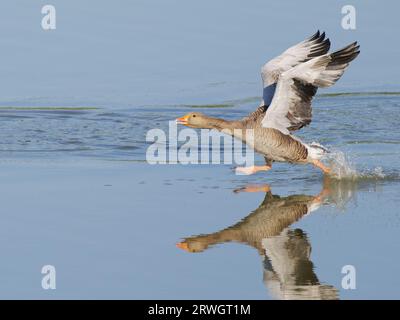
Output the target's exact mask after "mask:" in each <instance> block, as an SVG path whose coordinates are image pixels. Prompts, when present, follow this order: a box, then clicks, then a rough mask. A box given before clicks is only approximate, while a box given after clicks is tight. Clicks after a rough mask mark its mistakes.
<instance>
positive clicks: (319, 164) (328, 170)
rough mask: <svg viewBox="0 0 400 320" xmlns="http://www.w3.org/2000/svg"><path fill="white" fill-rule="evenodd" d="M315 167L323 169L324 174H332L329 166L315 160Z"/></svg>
mask: <svg viewBox="0 0 400 320" xmlns="http://www.w3.org/2000/svg"><path fill="white" fill-rule="evenodd" d="M312 163H313V165H314V166H316V167H317V168H319V169H321V170H322V171H323V172H324V173H326V174H329V173H331V171H332V170H331V169H329V168H328V167H327V166H325V165H324V164H323V163H322V162H321V161H319V160H313V162H312Z"/></svg>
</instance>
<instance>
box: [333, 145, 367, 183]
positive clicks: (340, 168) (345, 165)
mask: <svg viewBox="0 0 400 320" xmlns="http://www.w3.org/2000/svg"><path fill="white" fill-rule="evenodd" d="M326 157H327V160H328V162H329V167H330V168H331V170H332V174H331V176H332V178H336V179H339V180H340V179H356V178H357V177H358V176H359V175H358V173H357V169H356V167H355V165H354V164H353V163H352V162H351V161H350V160H349V158H348V157H347V155H346V154H345V153H344V152H343V151H340V150H330V151H329V153H328V154H327V156H326Z"/></svg>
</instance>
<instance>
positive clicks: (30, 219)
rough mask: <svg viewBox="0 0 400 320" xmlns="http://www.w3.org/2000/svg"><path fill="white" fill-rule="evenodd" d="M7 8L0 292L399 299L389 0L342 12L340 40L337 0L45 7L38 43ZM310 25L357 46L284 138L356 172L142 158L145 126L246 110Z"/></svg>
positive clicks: (397, 146)
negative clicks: (49, 18)
mask: <svg viewBox="0 0 400 320" xmlns="http://www.w3.org/2000/svg"><path fill="white" fill-rule="evenodd" d="M22 2H23V3H24V5H22V6H21V5H17V4H15V3H14V2H13V1H3V2H2V3H1V4H0V16H1V19H0V37H1V39H2V41H0V49H1V55H2V61H3V63H2V64H1V66H0V71H1V74H2V77H0V85H1V88H2V89H1V92H2V93H1V95H0V136H1V140H0V165H1V168H2V169H1V170H0V177H1V181H2V183H1V184H0V192H1V194H2V214H1V216H0V218H1V223H0V238H1V240H2V241H0V243H1V245H0V250H1V252H2V258H3V259H2V263H1V264H0V275H1V276H0V297H1V298H28V299H29V298H41V299H42V298H51V299H59V298H124V299H128V298H136V299H138V298H170V299H190V298H212V299H214V298H227V299H228V298H235V299H240V298H246V299H248V298H255V299H271V298H274V299H293V298H294V299H297V298H315V299H336V298H340V299H360V298H391V299H394V298H399V294H398V288H399V285H400V278H399V277H398V269H399V267H400V259H399V258H398V255H397V252H399V250H400V241H399V236H398V235H399V231H400V230H399V228H400V216H399V210H398V207H399V199H398V193H399V190H400V165H399V156H400V127H399V123H400V116H399V112H398V111H399V107H400V94H399V91H400V90H399V81H398V74H399V71H400V70H399V66H398V64H397V63H395V61H397V57H398V55H399V53H400V52H399V51H400V47H399V45H398V44H397V43H396V42H395V41H388V40H387V39H394V38H395V35H394V33H395V32H396V30H398V27H399V22H398V19H397V17H396V12H398V9H399V5H398V4H397V3H396V2H394V1H387V2H386V3H385V5H382V4H381V3H379V2H378V1H370V2H368V3H365V2H363V1H355V2H354V5H355V6H356V9H357V14H358V15H357V19H358V20H357V21H358V22H357V29H356V30H355V31H346V30H343V29H342V28H341V26H340V19H341V14H340V9H341V6H342V5H344V4H347V3H346V2H343V3H342V2H337V3H329V4H325V3H324V4H322V3H320V2H317V1H310V2H309V7H308V6H304V4H300V3H298V4H294V3H292V2H289V1H279V2H266V1H254V2H253V3H251V4H246V5H245V4H243V3H242V2H240V1H229V2H228V1H223V2H218V3H214V2H212V1H203V2H201V3H200V2H198V3H194V2H182V1H154V0H151V1H120V2H118V4H113V3H111V2H106V1H85V2H84V3H81V2H79V1H68V2H65V1H53V2H52V3H53V4H54V5H55V7H56V9H57V29H56V30H54V31H47V32H45V31H43V30H42V29H41V27H40V21H41V17H42V15H41V13H40V9H41V7H42V5H44V4H47V3H46V2H44V1H22ZM289 22H290V23H289ZM293 26H295V27H293ZM318 28H319V29H321V30H326V31H327V34H328V36H329V37H330V38H331V41H332V46H333V48H339V47H342V46H344V45H345V44H347V43H349V42H351V41H354V40H358V41H359V42H360V44H361V50H362V52H361V55H360V56H359V58H357V60H356V61H354V63H352V65H351V67H350V68H349V70H348V71H347V72H346V74H345V75H344V76H343V78H342V79H341V80H340V81H339V82H338V84H337V85H335V87H334V88H331V89H328V90H323V91H322V90H321V91H320V95H319V96H317V98H316V99H315V101H314V109H313V110H314V111H313V122H312V124H311V125H310V126H309V127H307V128H305V129H303V130H302V131H300V132H299V133H298V135H299V136H300V137H301V138H302V139H303V140H305V141H309V142H311V141H318V142H320V143H321V144H323V145H325V146H327V147H329V148H330V150H332V152H333V154H334V155H335V157H336V158H335V159H336V160H338V159H339V160H340V157H341V156H342V155H345V156H346V157H347V159H348V163H349V167H351V168H352V170H353V172H355V173H356V174H355V178H353V179H342V180H335V179H324V177H323V176H322V175H321V173H320V172H319V171H317V170H315V169H313V168H312V167H309V166H298V165H297V166H296V165H289V164H276V165H275V164H274V168H273V170H271V171H269V172H267V173H259V174H257V175H254V176H237V175H235V174H234V172H233V171H232V165H186V166H185V165H149V164H147V163H146V161H145V160H146V159H145V152H146V149H147V147H148V146H149V143H148V142H146V139H145V136H146V133H147V132H148V130H150V129H153V128H160V129H164V130H168V122H169V121H171V120H174V119H175V118H176V117H178V116H182V115H183V114H185V113H187V112H190V111H201V112H204V113H207V114H209V115H212V116H216V117H223V118H227V119H235V118H240V117H243V116H244V115H245V114H247V113H249V112H251V111H252V110H253V109H254V108H255V107H256V106H258V104H259V101H260V95H261V83H260V76H259V70H260V67H261V65H262V64H263V63H264V62H265V61H266V60H268V59H269V58H272V57H273V56H274V55H276V54H278V53H280V52H281V51H282V50H284V49H285V48H287V47H288V46H290V45H291V44H294V43H296V42H298V41H300V40H302V39H303V38H304V37H306V36H307V35H309V34H312V33H313V32H314V31H315V30H316V29H318ZM383 35H384V36H383ZM335 92H336V93H337V92H348V93H350V94H348V95H332V93H335ZM359 92H362V94H358V93H359ZM256 160H257V162H259V163H261V160H262V159H261V158H260V157H257V158H256ZM256 189H257V190H259V192H245V191H255V190H256ZM177 243H180V244H178V247H180V248H178V247H177V246H176V244H177ZM182 248H183V249H185V250H182ZM46 264H50V265H54V266H55V268H56V270H57V278H56V279H57V288H56V289H55V290H44V289H43V288H42V287H41V280H42V277H43V275H42V274H41V272H40V270H41V268H42V266H43V265H46ZM345 265H352V266H354V267H355V270H356V289H354V290H346V289H345V288H343V287H342V279H343V277H344V274H342V272H341V271H342V268H343V266H345Z"/></svg>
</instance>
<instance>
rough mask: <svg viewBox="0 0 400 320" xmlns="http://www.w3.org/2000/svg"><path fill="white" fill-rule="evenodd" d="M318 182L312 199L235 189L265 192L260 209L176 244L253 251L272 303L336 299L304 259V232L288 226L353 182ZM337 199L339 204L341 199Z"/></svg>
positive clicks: (306, 254) (307, 254)
mask: <svg viewBox="0 0 400 320" xmlns="http://www.w3.org/2000/svg"><path fill="white" fill-rule="evenodd" d="M339 183H340V182H333V181H331V180H330V179H328V178H327V179H326V180H325V181H324V187H323V190H322V191H321V192H320V193H319V194H318V195H316V196H310V195H292V196H288V197H280V196H277V195H273V194H272V193H271V191H270V189H269V187H268V186H266V185H265V186H261V187H254V186H250V187H245V188H242V189H238V190H236V191H246V192H253V191H265V192H266V195H265V198H264V200H263V202H262V203H261V205H260V206H259V207H258V208H257V209H256V210H254V211H253V212H252V213H251V214H250V215H248V216H247V217H245V218H244V219H243V220H241V221H240V222H238V223H236V224H235V225H233V226H230V227H228V228H226V229H223V230H221V231H218V232H215V233H210V234H205V235H198V236H192V237H189V238H185V239H184V240H183V241H182V242H180V243H178V244H177V246H178V247H179V248H181V249H184V250H185V251H188V252H201V251H204V250H206V249H207V248H208V247H210V246H213V245H216V244H220V243H225V242H231V241H234V242H240V243H244V244H248V245H250V246H252V247H254V248H256V249H257V250H258V252H259V254H260V255H261V256H262V257H263V261H264V282H265V285H266V286H267V288H268V289H269V291H270V293H271V295H272V296H273V297H274V298H278V299H337V298H338V293H337V290H336V289H335V288H334V287H333V286H330V285H324V284H321V283H320V282H319V280H318V278H317V275H316V274H315V272H314V267H313V263H312V261H311V260H310V255H311V245H310V242H309V240H308V238H307V235H306V234H305V232H303V231H302V230H300V229H294V230H292V229H290V228H289V226H290V225H291V224H293V223H294V222H296V221H298V220H300V219H301V218H302V217H303V216H305V215H306V214H308V213H310V212H312V211H315V210H317V209H318V208H319V207H320V206H321V205H322V204H327V203H331V202H337V198H338V196H337V194H339V195H340V198H341V196H342V195H344V194H345V195H347V196H346V197H345V198H346V199H347V200H348V199H349V197H351V196H352V194H353V192H352V191H354V187H355V185H354V184H350V185H349V184H346V185H345V186H344V187H345V189H347V191H346V190H343V189H342V188H341V186H339V185H338V184H339ZM346 199H342V200H341V201H340V202H343V201H346Z"/></svg>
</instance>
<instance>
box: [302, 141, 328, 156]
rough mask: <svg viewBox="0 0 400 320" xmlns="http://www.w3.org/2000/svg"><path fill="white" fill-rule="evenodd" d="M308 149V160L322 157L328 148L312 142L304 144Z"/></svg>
mask: <svg viewBox="0 0 400 320" xmlns="http://www.w3.org/2000/svg"><path fill="white" fill-rule="evenodd" d="M305 146H306V148H307V151H308V159H309V160H320V159H322V158H323V157H324V156H325V155H326V154H327V153H329V150H328V149H327V148H325V147H324V146H323V145H321V144H319V143H317V142H313V143H311V144H305Z"/></svg>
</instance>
